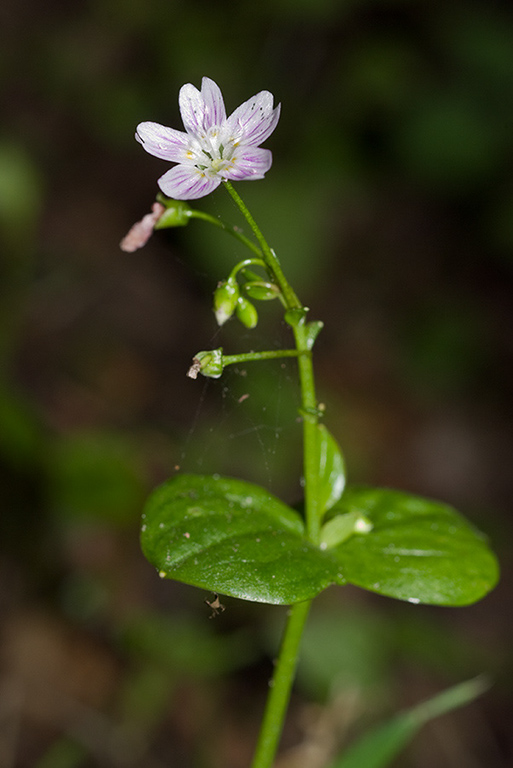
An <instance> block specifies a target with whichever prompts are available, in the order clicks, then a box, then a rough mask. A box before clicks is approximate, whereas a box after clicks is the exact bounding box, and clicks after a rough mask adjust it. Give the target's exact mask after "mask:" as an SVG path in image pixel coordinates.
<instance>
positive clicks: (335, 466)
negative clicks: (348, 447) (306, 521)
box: [316, 424, 346, 515]
mask: <svg viewBox="0 0 513 768" xmlns="http://www.w3.org/2000/svg"><path fill="white" fill-rule="evenodd" d="M316 448H317V466H318V477H319V485H318V487H317V492H318V496H319V511H320V514H321V515H324V513H325V512H327V511H328V510H329V509H331V507H332V506H333V505H334V504H336V503H337V501H338V500H339V499H340V497H341V496H342V493H343V491H344V486H345V483H346V474H345V466H344V459H343V457H342V452H341V451H340V448H339V447H338V444H337V441H336V440H335V438H334V437H333V435H332V434H331V432H329V431H328V430H327V429H326V427H325V426H324V424H317V446H316Z"/></svg>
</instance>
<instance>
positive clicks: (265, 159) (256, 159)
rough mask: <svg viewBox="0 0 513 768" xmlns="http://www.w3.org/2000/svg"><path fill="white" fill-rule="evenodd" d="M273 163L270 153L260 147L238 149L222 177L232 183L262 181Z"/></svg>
mask: <svg viewBox="0 0 513 768" xmlns="http://www.w3.org/2000/svg"><path fill="white" fill-rule="evenodd" d="M272 162H273V156H272V152H271V151H270V150H269V149H260V147H240V148H238V149H236V150H235V152H234V153H233V157H232V163H233V166H230V167H229V168H227V169H226V171H223V176H224V177H225V178H227V179H231V180H232V181H242V180H243V179H244V180H247V181H249V180H251V179H254V180H255V181H256V180H257V179H263V178H264V174H265V173H267V171H268V170H269V168H270V167H271V165H272Z"/></svg>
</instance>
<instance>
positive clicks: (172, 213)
mask: <svg viewBox="0 0 513 768" xmlns="http://www.w3.org/2000/svg"><path fill="white" fill-rule="evenodd" d="M157 200H158V202H159V203H161V204H162V205H163V206H165V208H166V210H165V211H164V213H163V214H162V216H161V217H160V218H159V220H158V221H157V222H156V224H155V226H154V229H166V228H167V227H185V226H186V224H188V223H189V221H190V218H191V212H192V208H191V206H190V205H189V204H188V203H186V202H184V201H183V200H171V199H170V198H169V197H165V195H161V194H158V195H157Z"/></svg>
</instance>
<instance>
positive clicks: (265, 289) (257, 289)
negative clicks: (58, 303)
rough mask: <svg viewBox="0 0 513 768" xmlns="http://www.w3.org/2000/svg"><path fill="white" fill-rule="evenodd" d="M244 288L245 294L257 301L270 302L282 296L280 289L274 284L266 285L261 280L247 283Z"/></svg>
mask: <svg viewBox="0 0 513 768" xmlns="http://www.w3.org/2000/svg"><path fill="white" fill-rule="evenodd" d="M243 287H244V293H246V294H247V295H248V296H249V297H250V298H251V299H257V301H270V300H271V299H277V298H278V296H279V295H280V289H279V288H278V286H277V285H275V284H274V283H266V282H264V281H260V280H259V281H254V282H251V283H245V284H244V286H243Z"/></svg>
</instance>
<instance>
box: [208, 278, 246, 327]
mask: <svg viewBox="0 0 513 768" xmlns="http://www.w3.org/2000/svg"><path fill="white" fill-rule="evenodd" d="M239 295H240V292H239V285H238V283H237V280H236V279H235V278H234V277H229V278H228V280H226V282H224V283H219V285H218V286H217V288H216V290H215V291H214V313H215V316H216V320H217V324H218V325H224V323H226V321H227V320H229V319H230V317H231V316H232V315H233V313H234V311H235V308H236V307H237V302H238V300H239Z"/></svg>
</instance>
